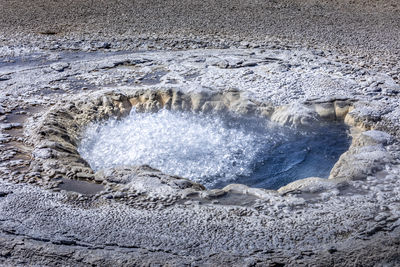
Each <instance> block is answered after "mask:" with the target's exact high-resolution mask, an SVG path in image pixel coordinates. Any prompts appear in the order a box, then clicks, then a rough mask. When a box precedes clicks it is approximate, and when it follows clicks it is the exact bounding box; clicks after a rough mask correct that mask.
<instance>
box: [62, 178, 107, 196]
mask: <svg viewBox="0 0 400 267" xmlns="http://www.w3.org/2000/svg"><path fill="white" fill-rule="evenodd" d="M61 182H62V183H60V184H59V185H58V188H60V189H62V190H65V191H72V192H76V193H79V194H82V195H95V194H97V193H99V192H101V191H102V190H104V186H103V185H101V184H95V183H89V182H85V181H79V180H71V179H66V178H61Z"/></svg>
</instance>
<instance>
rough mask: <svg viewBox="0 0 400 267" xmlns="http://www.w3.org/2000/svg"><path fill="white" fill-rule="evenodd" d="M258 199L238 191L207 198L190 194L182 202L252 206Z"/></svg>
mask: <svg viewBox="0 0 400 267" xmlns="http://www.w3.org/2000/svg"><path fill="white" fill-rule="evenodd" d="M256 200H258V198H257V197H255V196H251V195H244V194H236V193H226V194H225V195H223V196H219V197H216V198H211V199H205V198H201V197H199V196H189V197H187V198H185V199H182V200H181V202H178V203H180V204H184V203H187V201H193V202H197V203H198V204H200V205H206V204H214V205H226V206H246V207H250V206H252V205H254V204H255V201H256Z"/></svg>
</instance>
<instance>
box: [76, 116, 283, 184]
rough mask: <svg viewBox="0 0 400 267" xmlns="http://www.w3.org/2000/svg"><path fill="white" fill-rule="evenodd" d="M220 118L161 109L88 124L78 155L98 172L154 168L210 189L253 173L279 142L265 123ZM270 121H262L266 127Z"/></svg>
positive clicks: (277, 137) (277, 136)
mask: <svg viewBox="0 0 400 267" xmlns="http://www.w3.org/2000/svg"><path fill="white" fill-rule="evenodd" d="M259 123H260V121H257V122H256V123H254V122H251V123H250V124H249V123H243V121H241V122H238V121H237V122H235V120H232V119H231V120H224V119H222V118H221V117H218V116H212V115H200V114H192V113H183V112H172V111H167V110H160V111H159V112H157V113H137V112H135V111H134V110H133V111H132V112H131V114H130V115H129V116H127V117H126V118H123V119H122V120H116V119H111V120H108V121H106V122H103V123H97V124H92V125H90V126H89V127H88V128H87V129H86V131H85V133H84V137H83V139H82V141H81V144H80V146H79V153H80V154H81V155H82V157H83V158H84V159H86V160H87V161H88V162H89V164H90V166H91V167H92V168H93V169H94V170H99V169H102V168H109V167H115V166H121V165H135V166H138V165H144V164H147V165H150V166H151V167H153V168H156V169H159V170H160V171H162V172H164V173H167V174H170V175H178V176H181V177H185V178H188V179H191V180H193V181H197V182H200V183H202V184H203V185H205V186H206V187H212V186H213V184H216V183H217V182H221V180H222V181H229V180H234V179H235V178H236V177H238V176H240V175H249V174H251V173H252V170H253V167H254V164H255V163H256V162H255V161H256V160H257V156H258V154H259V152H260V151H261V150H263V151H265V149H266V146H272V145H273V144H274V143H275V142H276V141H277V140H278V139H280V138H281V136H279V135H278V134H277V133H275V134H272V135H268V134H266V132H265V129H267V127H266V125H262V127H261V129H264V130H260V129H257V127H258V126H259V125H258V124H259ZM264 123H265V124H266V121H263V124H264Z"/></svg>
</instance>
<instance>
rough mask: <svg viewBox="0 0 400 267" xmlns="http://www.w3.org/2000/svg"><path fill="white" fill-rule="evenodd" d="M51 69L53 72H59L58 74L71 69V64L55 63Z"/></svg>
mask: <svg viewBox="0 0 400 267" xmlns="http://www.w3.org/2000/svg"><path fill="white" fill-rule="evenodd" d="M50 68H51V69H52V70H55V71H58V72H62V71H64V70H65V69H66V68H69V64H68V63H65V62H63V63H54V64H51V65H50Z"/></svg>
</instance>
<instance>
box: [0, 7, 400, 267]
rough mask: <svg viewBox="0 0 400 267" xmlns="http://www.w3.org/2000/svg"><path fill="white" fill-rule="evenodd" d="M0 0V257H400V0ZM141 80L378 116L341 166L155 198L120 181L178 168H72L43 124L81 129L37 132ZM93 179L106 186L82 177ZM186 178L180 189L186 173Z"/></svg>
mask: <svg viewBox="0 0 400 267" xmlns="http://www.w3.org/2000/svg"><path fill="white" fill-rule="evenodd" d="M0 6H1V7H2V16H1V17H0V33H1V36H0V37H1V41H0V44H1V46H0V103H1V106H0V264H2V265H4V266H10V265H11V266H15V265H17V266H27V265H28V266H29V265H32V266H37V265H40V266H42V265H44V266H54V265H60V266H65V265H67V266H68V265H70V266H80V265H82V266H84V265H101V266H103V265H105V266H108V265H116V266H121V265H151V264H161V265H194V266H197V265H200V266H201V265H212V266H215V265H237V266H246V265H247V266H256V265H261V266H265V265H267V266H268V265H270V266H283V265H289V266H299V265H310V266H315V265H316V266H334V265H336V266H337V265H339V266H348V265H355V266H397V265H399V264H400V262H399V259H400V255H399V251H400V241H399V229H400V228H399V226H400V209H399V206H400V205H399V202H400V196H399V193H398V192H399V191H400V180H399V177H400V167H399V166H400V144H399V136H400V134H399V127H400V109H399V104H398V103H399V100H400V99H399V97H400V86H399V73H400V65H399V63H398V62H399V60H398V52H399V44H400V42H399V32H400V31H399V24H398V21H399V14H400V12H399V6H398V3H397V2H396V1H358V0H357V1H344V0H340V1H339V0H337V1H295V0H285V1H247V2H246V1H244V2H243V1H240V2H238V1H229V2H221V1H218V3H217V4H216V3H215V1H212V3H210V2H207V1H190V2H187V1H185V2H176V1H167V2H165V1H163V2H156V1H142V2H140V1H134V2H132V1H124V0H122V1H117V2H115V1H114V2H113V3H111V2H107V1H68V2H66V1H51V3H49V2H47V1H29V3H21V1H5V0H0ZM150 50H151V51H150ZM171 50H172V51H171ZM139 89H144V90H179V91H182V92H184V93H188V94H193V93H196V92H198V93H200V92H206V93H220V92H227V91H235V92H236V91H238V92H241V94H243V95H245V96H246V97H247V98H248V99H250V100H251V101H254V102H257V103H265V106H269V107H274V108H276V109H282V110H281V112H280V113H278V114H280V115H279V116H276V117H275V120H277V121H285V119H287V118H288V116H286V115H282V114H289V115H290V114H298V115H299V116H300V117H301V116H303V115H304V114H305V115H307V114H308V113H307V112H305V111H307V110H304V107H313V110H318V111H319V112H320V114H325V115H327V116H328V117H329V116H330V115H332V114H331V113H329V112H331V111H329V110H330V107H331V106H332V105H337V103H339V102H345V103H351V105H352V111H351V112H350V113H349V114H351V116H350V117H349V118H348V121H347V123H349V124H352V125H355V126H357V127H358V128H359V129H360V130H364V131H366V132H364V133H363V135H362V138H357V139H355V141H354V142H353V145H352V148H351V149H350V150H349V151H348V152H347V153H346V154H344V155H343V156H342V158H341V159H340V160H339V162H338V166H336V170H335V171H334V173H332V177H336V178H339V180H337V181H336V182H334V183H333V182H332V183H331V182H321V181H320V180H318V179H315V178H311V179H307V180H306V181H301V182H297V183H294V184H292V185H289V186H287V187H285V188H282V189H281V190H279V191H277V192H276V191H268V192H264V191H263V192H260V191H257V190H253V191H252V193H251V194H249V192H250V191H251V190H250V189H249V188H245V187H241V186H234V187H231V189H232V190H226V191H227V193H224V194H222V193H221V192H219V191H214V192H209V193H206V194H198V195H196V194H175V193H173V194H168V195H164V196H161V197H160V196H154V195H151V194H148V192H147V193H146V192H144V193H143V192H138V191H137V190H136V191H129V189H128V190H126V188H125V189H124V186H123V185H122V186H121V185H118V184H119V183H121V181H124V179H125V180H126V177H128V176H129V175H130V174H132V172H134V173H136V174H135V175H136V176H135V177H139V178H140V179H143V180H145V177H151V178H152V179H153V180H154V181H155V183H158V180H157V179H159V180H160V181H171V178H170V177H168V176H165V175H163V174H160V173H159V172H157V171H155V170H152V169H150V168H146V167H145V168H139V169H134V170H133V171H132V170H131V169H129V170H126V169H123V170H117V171H115V172H109V173H105V174H103V176H101V177H100V178H99V176H97V177H95V178H93V177H92V174H91V175H89V172H82V169H81V170H78V171H77V172H74V173H73V174H75V176H74V175H72V176H70V175H71V173H70V172H65V177H64V176H62V175H61V176H60V175H59V174H60V173H61V174H63V172H62V171H63V170H62V169H61V168H60V166H59V165H57V164H58V163H57V161H54V160H51V159H52V158H53V159H54V155H52V154H51V153H53V152H51V150H46V149H47V148H51V149H53V150H54V151H58V152H57V153H60V154H59V155H58V156H60V155H61V156H62V155H65V154H62V153H65V152H68V149H67V151H65V147H60V146H58V145H57V142H54V143H53V144H47V145H50V147H39V146H38V144H39V142H37V140H42V139H40V138H44V139H46V133H47V134H52V135H54V136H61V138H65V139H68V138H69V137H68V134H64V133H63V132H61V133H60V132H57V133H56V132H51V131H53V130H58V131H59V128H56V127H53V128H51V127H49V128H47V130H46V131H47V132H46V131H42V132H43V133H44V136H40V135H37V134H40V133H41V131H40V129H41V128H40V127H41V126H43V122H47V123H49V118H51V116H52V114H55V113H54V112H55V111H57V112H58V113H57V112H56V113H57V114H60V111H62V109H64V110H65V112H64V113H63V114H62V116H65V117H68V116H71V114H72V115H74V114H75V115H74V116H78V115H79V114H80V108H81V107H82V106H85V105H86V104H87V103H89V102H91V101H92V100H93V99H96V98H99V99H101V101H103V98H102V97H103V96H104V95H107V94H112V93H111V92H113V93H115V92H119V93H123V94H127V95H129V94H133V93H134V92H135V91H137V90H139ZM89 100H90V101H89ZM85 102H87V103H86V104H85ZM106 102H107V101H106ZM102 103H103V102H102ZM101 105H103V104H101ZM107 105H108V104H105V105H104V106H105V107H107ZM280 106H281V107H280ZM335 107H336V106H335ZM338 110H339V111H340V109H337V108H336V109H335V111H334V113H335V114H334V116H337V114H338ZM52 112H53V113H52ZM304 112H305V113H304ZM346 112H348V111H346ZM76 114H78V115H76ZM346 114H347V113H346ZM78 117H79V116H78ZM54 118H57V117H54ZM70 119H71V118H70ZM73 119H75V117H73V118H72V120H73ZM288 121H290V120H288ZM55 124H56V123H54V125H55ZM54 125H53V126H54ZM47 126H51V123H50V124H49V125H47ZM72 132H73V131H72ZM39 137H40V138H39ZM74 138H77V136H75V137H74ZM75 140H78V141H79V138H78V139H75ZM53 141H54V140H53ZM70 141H71V140H70ZM61 152H62V153H61ZM69 152H71V151H69ZM69 152H68V153H69ZM75 160H78V161H79V158H76V157H75ZM38 161H40V162H41V163H43V164H36V163H37V162H38ZM355 163H357V164H355ZM52 169H53V171H52ZM60 171H61V172H60ZM127 172H128V173H129V175H128V176H127V174H126V173H127ZM67 174H68V175H67ZM76 174H79V175H80V177H77V176H76ZM79 175H78V176H79ZM68 177H70V178H71V177H72V178H78V179H81V181H79V180H73V181H75V182H71V184H68V182H70V181H69V180H66V179H68ZM92 178H93V179H95V180H96V179H97V180H96V182H98V183H101V185H100V184H96V186H95V187H93V184H92V183H89V182H87V181H85V182H84V181H83V180H85V179H86V180H88V179H89V180H90V179H92ZM60 179H64V180H60ZM118 179H119V180H118ZM178 180H180V179H176V178H174V184H173V186H172V187H173V188H174V190H180V189H184V187H185V186H186V187H187V186H189V187H190V185H188V184H187V183H184V182H183V183H182V182H181V181H178ZM60 181H63V182H64V185H65V186H64V187H62V186H60V187H59V185H58V184H59V183H60ZM109 181H112V183H113V184H111V185H110V184H109ZM326 181H328V180H326ZM92 182H93V181H92ZM128 184H129V183H128ZM162 186H165V185H164V184H162ZM180 187H183V188H180ZM64 189H66V190H64ZM228 189H229V188H228ZM73 190H75V191H80V192H81V193H82V194H79V193H77V192H73ZM197 190H200V191H202V190H201V188H197Z"/></svg>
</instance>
